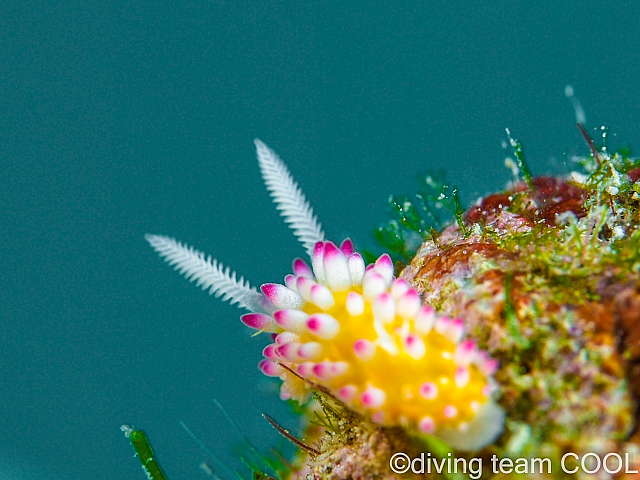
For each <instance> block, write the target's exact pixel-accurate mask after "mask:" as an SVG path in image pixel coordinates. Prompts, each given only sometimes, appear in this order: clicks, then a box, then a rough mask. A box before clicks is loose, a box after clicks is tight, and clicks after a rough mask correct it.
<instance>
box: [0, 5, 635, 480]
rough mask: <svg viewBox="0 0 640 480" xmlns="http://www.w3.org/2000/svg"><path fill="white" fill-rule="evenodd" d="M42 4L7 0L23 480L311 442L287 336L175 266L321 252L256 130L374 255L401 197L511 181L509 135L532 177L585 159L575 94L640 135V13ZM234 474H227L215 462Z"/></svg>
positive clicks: (14, 361)
mask: <svg viewBox="0 0 640 480" xmlns="http://www.w3.org/2000/svg"><path fill="white" fill-rule="evenodd" d="M524 3H525V2H520V3H514V2H478V1H473V2H472V1H460V2H446V3H445V2H426V1H422V2H417V1H409V2H361V1H351V2H333V1H330V2H322V4H316V5H312V4H306V5H304V4H300V3H299V2H286V1H273V2H229V1H215V0H211V1H203V0H194V1H192V2H166V1H155V2H108V1H100V2H89V1H85V2H82V1H80V2H78V1H65V0H62V1H57V2H52V1H49V2H41V1H36V0H32V1H30V2H17V1H6V2H2V5H0V47H1V48H0V162H1V165H0V178H1V179H2V184H1V188H0V229H1V230H0V237H1V238H2V251H1V253H0V327H1V328H0V363H1V365H0V382H1V383H0V388H1V390H0V392H1V394H0V433H1V435H0V478H3V479H4V478H6V479H8V480H13V479H75V478H105V479H107V478H109V479H117V478H130V479H136V478H140V479H142V478H144V473H143V472H142V471H141V468H140V466H139V463H138V462H137V460H135V459H134V458H133V451H132V448H131V446H130V444H129V442H128V440H127V439H126V438H124V436H123V434H122V432H120V425H121V424H123V423H126V424H130V425H134V426H135V427H138V428H142V429H144V430H145V431H146V432H147V433H148V435H149V437H150V439H151V441H152V444H153V446H154V448H155V451H156V454H157V455H158V457H159V459H160V462H161V464H162V466H163V467H164V469H165V472H166V473H167V475H168V477H169V478H170V479H172V480H183V479H185V480H186V479H196V478H205V474H204V473H203V472H202V471H201V470H200V469H199V467H198V465H199V463H200V462H201V461H203V460H207V461H209V462H210V463H211V464H212V465H214V466H215V464H214V462H213V461H212V460H211V458H210V457H209V456H208V455H207V454H206V453H205V452H204V451H203V450H202V449H201V448H200V447H199V445H198V444H197V443H196V442H195V441H194V440H193V439H192V438H190V437H189V435H187V433H186V432H185V431H184V430H183V429H182V427H181V426H180V423H179V422H180V421H182V422H184V423H185V424H186V425H187V426H188V427H189V428H190V429H191V430H192V431H193V433H194V434H195V435H197V437H198V438H199V439H200V440H201V441H202V442H203V443H204V444H205V445H206V446H207V448H209V449H210V450H211V451H213V452H215V453H216V455H217V456H218V457H219V458H220V460H221V461H223V462H224V463H225V464H226V465H227V466H228V467H229V468H232V469H234V468H240V464H239V463H238V461H237V459H236V458H235V456H234V455H233V453H232V448H233V445H235V444H239V443H240V442H241V439H240V438H239V437H238V435H237V434H236V433H235V431H234V427H232V426H231V425H230V424H229V423H228V422H227V420H226V419H225V416H224V414H223V413H222V412H221V411H220V410H219V409H218V408H217V407H216V405H215V402H214V399H215V400H217V401H218V402H219V403H220V404H221V405H222V406H223V407H224V409H225V410H226V411H227V412H228V414H229V416H230V417H231V418H232V419H233V421H234V422H235V425H236V426H237V428H238V430H239V431H240V432H242V434H243V435H244V436H246V437H247V438H249V439H250V440H251V441H252V443H253V444H254V445H255V446H256V447H257V448H258V449H261V450H263V451H267V450H268V449H269V448H271V447H272V446H278V445H280V444H281V443H282V440H281V439H280V438H279V436H278V434H277V433H276V432H275V431H274V430H273V429H272V428H271V427H270V426H269V425H268V424H267V423H266V422H265V421H264V420H263V419H262V418H261V416H260V414H261V413H268V414H269V415H270V416H272V417H274V418H275V419H276V420H278V421H279V422H280V423H281V424H283V425H284V426H286V427H288V428H291V429H292V430H294V431H295V429H296V424H295V422H296V420H295V419H294V418H293V417H291V416H288V407H287V405H286V404H285V403H284V402H281V401H280V400H279V399H278V397H277V393H276V390H277V382H271V381H269V379H267V378H266V377H264V376H263V375H262V374H261V373H260V372H259V371H258V370H257V368H256V365H257V363H258V361H259V360H260V358H261V355H260V350H261V349H262V346H263V345H264V343H265V339H262V338H260V337H255V338H252V337H251V336H250V332H249V331H248V329H247V328H246V327H244V326H243V325H241V323H240V322H239V315H240V314H241V313H242V312H241V311H240V310H238V309H237V308H235V307H231V306H229V305H226V304H222V303H221V302H220V301H218V300H216V299H214V298H212V297H209V296H208V295H207V294H205V293H203V292H201V291H199V290H198V289H197V288H195V287H194V286H193V285H190V284H189V283H188V282H186V281H185V280H184V279H183V278H181V277H180V276H179V275H178V274H177V273H175V272H172V271H171V269H170V268H168V267H167V266H166V265H165V264H164V263H163V262H162V261H161V260H160V259H158V257H157V255H156V254H155V253H154V252H153V251H152V249H151V248H150V247H149V245H148V244H147V243H146V242H145V240H144V238H143V235H144V233H147V232H149V233H161V234H166V235H170V236H174V237H177V238H179V239H181V240H183V241H185V242H187V243H189V244H190V245H193V246H195V247H196V248H199V249H200V250H203V251H206V252H207V253H210V254H212V255H214V256H215V257H217V258H218V259H219V260H221V261H222V262H224V263H225V264H226V265H230V266H232V268H233V269H235V270H236V271H237V272H238V273H240V274H242V275H244V276H245V277H247V278H248V279H249V280H250V281H251V282H252V284H253V285H256V286H257V285H259V284H261V283H265V282H273V281H281V280H282V278H283V276H284V275H285V274H286V273H289V272H290V269H291V261H292V260H293V258H295V257H296V256H304V250H303V249H302V247H301V246H300V245H299V244H298V243H297V241H296V240H295V239H294V237H293V235H292V234H291V233H290V231H288V229H287V227H286V226H285V225H284V223H283V222H282V221H281V219H280V218H279V217H278V214H277V212H276V211H275V208H273V205H272V204H271V200H270V199H269V196H268V194H267V192H266V190H265V188H264V187H263V184H262V180H261V178H260V174H259V169H258V166H257V161H256V159H255V151H254V145H253V142H252V140H253V139H254V138H255V137H259V138H260V139H262V140H263V141H264V142H266V143H267V144H268V145H269V146H270V147H272V148H273V149H274V150H275V151H276V152H278V154H279V155H280V156H281V158H282V159H283V160H284V161H285V162H286V163H287V164H288V165H289V167H290V169H291V172H292V174H293V175H294V177H295V178H296V180H297V181H298V182H299V183H300V186H301V187H302V189H303V190H304V192H305V193H306V195H307V198H308V199H309V200H310V202H311V204H312V205H313V206H314V209H315V212H316V213H317V214H318V215H319V217H320V219H321V221H322V222H323V225H324V227H325V230H326V232H327V234H328V236H329V238H331V239H334V240H336V241H339V240H341V239H342V238H343V237H344V236H351V238H353V239H354V241H355V243H356V247H357V248H360V249H362V248H366V247H370V246H371V245H373V240H372V239H371V231H372V229H373V228H374V227H376V226H377V225H379V224H381V223H383V222H384V221H385V220H386V219H387V214H386V211H387V203H386V202H387V199H388V196H389V195H390V194H392V193H393V194H402V193H412V192H414V191H416V190H417V188H418V183H417V180H416V179H417V176H418V174H420V173H424V172H426V171H427V170H432V171H437V170H444V171H445V172H446V174H447V178H448V179H449V180H450V181H451V183H453V184H455V185H457V186H458V187H459V189H460V194H461V197H462V199H463V200H464V202H465V204H469V203H470V202H471V201H473V200H475V199H476V198H477V197H478V196H480V195H482V194H486V193H489V192H491V191H493V190H496V189H499V188H502V187H503V186H504V185H505V184H506V182H508V181H509V180H510V178H511V176H510V173H509V171H508V169H506V168H505V167H504V165H503V163H504V158H505V156H507V155H509V154H510V152H509V151H507V150H504V148H503V146H502V144H503V142H504V141H505V140H506V135H505V132H504V129H505V127H508V128H510V129H511V132H512V134H513V135H514V136H515V137H517V138H519V139H520V140H522V142H523V145H524V149H525V155H526V156H527V160H528V164H529V166H530V167H531V170H532V171H533V173H534V174H543V173H560V174H561V173H564V172H567V167H566V166H565V164H564V161H563V155H564V154H565V153H566V154H567V155H570V154H573V153H586V152H587V147H586V145H585V144H584V141H583V140H582V138H581V136H580V134H579V132H578V130H577V129H576V127H575V116H574V111H573V108H572V106H571V104H570V102H569V101H568V100H567V99H566V98H565V95H564V88H565V86H566V85H567V84H571V85H573V87H574V89H575V91H576V95H577V97H578V98H579V99H580V101H581V102H582V104H583V106H584V108H585V110H586V113H587V126H588V127H590V132H592V136H595V133H594V130H593V128H594V127H599V126H600V125H607V126H609V127H611V130H610V139H609V141H610V145H611V146H612V147H614V148H615V146H620V145H622V144H625V143H629V144H631V146H632V147H634V146H635V147H637V146H638V144H639V142H640V138H639V134H638V132H639V128H638V127H639V117H638V114H637V113H638V107H639V103H640V81H638V79H639V78H640V65H639V64H638V58H639V54H640V31H639V30H638V28H637V19H638V18H640V5H639V4H637V3H636V2H608V4H607V5H604V4H603V3H602V2H595V1H586V2H557V3H554V4H553V5H552V4H551V2H527V3H526V4H524ZM217 469H218V471H220V470H221V469H220V468H217Z"/></svg>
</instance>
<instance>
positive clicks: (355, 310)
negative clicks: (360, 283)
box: [346, 292, 364, 317]
mask: <svg viewBox="0 0 640 480" xmlns="http://www.w3.org/2000/svg"><path fill="white" fill-rule="evenodd" d="M346 307H347V312H349V315H351V316H352V317H359V316H360V315H362V314H363V313H364V299H363V298H362V295H360V294H359V293H356V292H349V294H348V295H347V301H346Z"/></svg>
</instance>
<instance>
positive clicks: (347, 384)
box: [146, 140, 504, 450]
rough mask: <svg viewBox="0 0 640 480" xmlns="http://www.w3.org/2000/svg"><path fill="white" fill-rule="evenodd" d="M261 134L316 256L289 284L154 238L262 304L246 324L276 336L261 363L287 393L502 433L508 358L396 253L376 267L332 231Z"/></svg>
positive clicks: (284, 199) (297, 229)
mask: <svg viewBox="0 0 640 480" xmlns="http://www.w3.org/2000/svg"><path fill="white" fill-rule="evenodd" d="M255 143H256V149H257V153H258V161H259V163H260V168H261V171H262V175H263V178H264V180H265V183H266V185H267V189H268V190H269V192H270V193H271V196H272V197H273V199H274V201H275V203H276V205H277V208H278V210H280V213H281V215H282V216H283V217H284V219H285V222H286V223H288V224H289V226H290V227H291V229H292V230H293V231H294V234H295V235H296V237H298V239H299V240H300V242H301V243H302V244H303V246H304V247H305V249H306V251H307V253H308V254H309V256H310V257H311V266H309V265H308V264H307V263H305V262H304V261H303V260H301V259H297V260H295V261H294V262H293V274H291V275H287V276H286V278H285V279H284V284H276V283H268V284H265V285H262V287H261V289H260V290H261V291H260V292H259V291H257V290H256V289H255V288H253V287H251V286H250V285H249V284H248V282H246V281H245V280H244V278H243V277H240V278H237V277H236V273H235V272H232V271H230V269H229V267H224V266H223V265H222V264H221V263H219V262H218V261H217V260H216V259H213V258H211V257H210V256H209V257H206V256H205V255H204V254H203V253H202V252H200V251H198V250H195V249H194V248H193V247H188V246H186V245H184V244H182V243H181V242H178V241H177V240H175V239H173V238H170V237H166V236H163V235H146V239H147V241H148V242H149V243H150V244H151V246H152V247H153V248H154V249H155V250H156V251H157V252H158V253H159V254H160V255H161V256H162V257H164V258H165V260H166V261H167V262H168V263H169V264H170V265H174V267H175V269H177V270H179V272H180V273H182V274H184V275H185V276H186V278H187V279H189V280H190V281H195V282H196V285H198V286H200V287H202V288H203V289H205V290H209V292H210V293H211V294H214V295H216V296H221V297H222V299H223V300H228V301H230V302H231V303H237V304H238V305H239V306H240V307H241V308H246V309H247V310H249V311H250V312H252V313H248V314H246V315H243V316H242V318H241V320H242V322H243V323H244V324H245V325H247V326H249V327H251V328H253V329H255V330H258V331H261V332H269V333H271V334H272V335H273V339H274V343H272V344H270V345H267V346H266V347H265V348H264V350H263V355H264V357H265V358H264V360H262V362H260V365H259V366H260V369H261V370H262V372H263V373H264V374H265V375H268V376H271V377H279V378H280V379H281V380H282V381H283V383H282V386H281V390H280V396H281V397H282V398H283V399H294V400H297V401H299V402H305V401H306V400H307V398H308V396H309V393H310V391H311V390H312V389H313V388H314V386H320V387H321V388H322V389H324V390H326V391H328V392H330V394H331V395H333V396H334V397H335V398H337V399H339V400H341V401H342V402H344V403H345V404H346V405H347V406H348V407H350V408H351V409H353V410H354V411H357V412H359V413H361V414H362V415H364V416H365V417H366V418H369V419H371V420H372V421H373V422H375V423H376V424H378V425H381V426H402V427H403V428H404V429H405V430H406V431H407V432H408V433H410V434H413V435H436V436H438V437H440V438H442V439H443V440H445V441H446V442H447V443H448V444H449V445H450V446H451V447H453V448H457V449H460V450H478V449H481V448H483V447H485V446H486V445H489V444H490V443H492V442H494V441H495V440H496V439H497V438H498V436H499V435H500V434H501V432H502V431H503V428H504V412H503V410H502V409H501V408H500V407H499V406H498V405H497V403H496V402H495V399H494V395H495V392H496V390H497V388H496V383H495V381H494V379H493V374H494V372H495V371H496V369H497V368H498V363H497V361H496V360H494V359H492V358H490V357H489V355H488V354H487V353H486V352H484V351H482V350H480V349H479V348H478V346H477V344H476V342H475V341H474V340H473V339H465V337H464V331H465V324H464V320H463V319H460V318H453V319H452V318H448V317H445V316H441V315H438V314H437V313H436V311H435V310H434V309H433V308H432V307H431V306H429V305H424V304H423V301H422V298H421V296H420V294H418V292H417V291H416V289H415V288H414V287H413V286H412V285H411V284H410V283H409V282H407V280H405V279H403V278H399V279H396V278H395V277H394V266H393V263H392V261H391V258H390V257H389V255H387V254H384V255H382V256H380V257H379V258H378V259H377V261H376V262H375V263H373V264H371V265H369V266H365V262H364V259H363V257H362V255H360V254H359V253H357V252H355V251H354V246H353V243H352V242H351V240H349V239H347V240H345V241H344V242H342V244H341V245H340V246H339V247H338V246H337V245H335V244H334V243H332V242H330V241H325V237H324V232H323V231H322V227H321V225H320V222H319V221H318V219H317V217H316V216H315V215H314V214H313V210H312V208H311V206H310V205H309V202H307V200H306V198H305V196H304V194H303V193H302V191H301V190H300V189H299V188H298V185H297V183H296V182H295V181H294V179H293V178H292V177H291V175H290V173H289V171H288V169H287V167H286V165H285V164H284V163H283V162H282V161H281V160H280V159H279V158H278V156H277V155H276V154H275V152H273V151H272V150H271V149H269V148H268V147H267V146H266V145H265V144H264V143H262V142H261V141H260V140H256V141H255ZM292 372H295V373H292Z"/></svg>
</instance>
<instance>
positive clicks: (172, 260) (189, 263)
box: [144, 234, 273, 313]
mask: <svg viewBox="0 0 640 480" xmlns="http://www.w3.org/2000/svg"><path fill="white" fill-rule="evenodd" d="M144 238H145V239H146V240H147V242H149V243H150V244H151V246H152V247H153V249H154V250H155V251H156V252H158V253H159V254H160V256H161V257H163V258H164V260H165V261H166V262H167V263H168V264H169V265H174V269H175V270H178V272H179V273H181V274H183V275H184V276H185V277H186V278H187V280H189V281H190V282H193V281H195V282H196V286H198V287H201V288H202V289H203V290H207V289H208V290H209V294H210V295H215V296H216V297H220V296H222V300H224V301H227V300H228V301H229V302H230V303H231V305H233V304H234V303H237V304H238V306H239V307H241V308H246V309H247V310H250V311H252V312H261V313H272V312H273V308H272V307H273V306H272V305H270V302H269V301H268V300H267V299H266V298H265V297H264V295H262V293H260V292H258V291H257V290H256V289H255V288H254V287H252V286H251V285H250V284H249V282H248V281H246V280H245V279H244V278H243V277H240V278H239V279H236V272H231V269H230V268H229V267H226V268H225V267H224V265H222V263H220V262H218V261H217V260H216V259H215V258H214V259H212V258H211V255H209V256H208V257H207V258H205V254H204V253H203V252H200V251H198V250H196V249H195V248H193V247H189V246H187V245H183V244H182V243H181V242H179V241H177V240H175V239H173V238H171V237H166V236H164V235H152V234H146V235H145V236H144Z"/></svg>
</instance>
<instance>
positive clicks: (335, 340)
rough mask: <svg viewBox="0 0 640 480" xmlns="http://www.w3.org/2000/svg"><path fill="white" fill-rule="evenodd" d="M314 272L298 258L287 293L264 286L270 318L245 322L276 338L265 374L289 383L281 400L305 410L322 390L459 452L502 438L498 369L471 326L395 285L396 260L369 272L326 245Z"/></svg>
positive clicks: (347, 251) (344, 250) (316, 254)
mask: <svg viewBox="0 0 640 480" xmlns="http://www.w3.org/2000/svg"><path fill="white" fill-rule="evenodd" d="M311 265H312V267H311V268H310V267H309V266H308V265H307V264H306V263H305V262H304V261H302V260H300V259H297V260H295V261H294V263H293V270H294V274H293V275H288V276H287V277H286V278H285V285H280V284H265V285H263V286H262V288H261V290H262V293H263V294H264V295H265V296H266V297H267V299H268V300H269V301H271V303H273V304H274V305H275V307H276V308H277V310H276V311H275V312H274V313H273V314H272V315H267V314H247V315H245V316H243V317H242V320H243V323H245V324H246V325H248V326H251V327H253V328H256V329H259V330H265V331H270V332H272V333H273V334H274V343H272V344H270V345H268V346H267V347H265V349H264V350H263V354H264V357H265V359H264V360H262V362H260V369H261V370H262V372H263V373H264V374H266V375H268V376H272V377H280V378H281V379H282V380H283V383H282V386H281V394H280V395H281V398H283V399H285V400H286V399H289V398H293V399H294V400H298V401H300V402H304V401H305V400H306V398H307V396H308V393H309V391H310V390H311V389H312V385H313V384H319V385H321V386H323V387H325V388H326V389H328V390H329V391H330V392H331V393H332V394H333V395H334V396H335V397H337V398H338V399H340V400H341V401H343V402H344V403H345V404H347V405H348V406H349V407H350V408H352V409H354V410H355V411H358V412H360V413H362V414H364V415H366V416H367V417H369V418H371V419H372V420H373V421H374V422H376V423H378V424H380V425H385V426H392V425H402V426H403V427H404V428H405V429H406V430H407V431H409V432H412V433H414V434H417V435H420V434H435V435H437V436H439V437H441V438H443V439H444V440H445V441H447V442H448V443H449V444H450V445H451V446H452V447H454V448H458V449H461V450H476V449H479V448H482V447H484V446H485V445H487V444H489V443H491V442H493V441H494V440H495V439H496V437H497V436H498V435H499V434H500V433H501V432H502V429H503V423H504V415H503V411H502V409H501V408H500V407H498V406H497V405H496V403H495V402H494V400H493V398H492V397H493V393H494V391H495V389H496V386H495V383H494V380H493V378H492V375H493V373H494V372H495V371H496V369H497V367H498V364H497V362H496V361H495V360H493V359H491V358H489V356H488V355H487V354H486V352H483V351H481V350H479V349H478V347H477V345H476V343H475V342H474V341H473V340H470V339H464V322H463V320H461V319H451V318H448V317H444V316H439V315H437V313H436V312H435V310H434V309H433V308H432V307H430V306H428V305H422V302H421V298H420V295H419V294H418V293H417V292H416V290H415V289H414V288H413V287H412V286H411V285H410V284H409V283H408V282H407V281H406V280H404V279H402V278H399V279H395V278H394V276H393V264H392V262H391V258H390V257H389V256H388V255H386V254H384V255H382V256H381V257H380V258H379V259H378V260H377V261H376V262H375V264H372V265H369V266H368V267H366V268H365V264H364V261H363V258H362V256H361V255H360V254H359V253H357V252H354V251H353V244H352V243H351V241H350V240H345V241H344V242H343V243H342V245H341V246H340V247H337V246H336V245H335V244H333V243H332V242H318V243H317V244H316V245H315V248H314V251H313V255H312V258H311ZM282 365H286V366H287V367H288V368H290V369H291V370H292V371H295V372H296V373H297V374H298V375H299V376H300V377H302V378H304V379H306V380H309V382H304V381H301V380H300V378H298V377H296V376H295V375H293V374H292V373H291V372H289V371H287V370H286V369H285V368H283V366H282Z"/></svg>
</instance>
